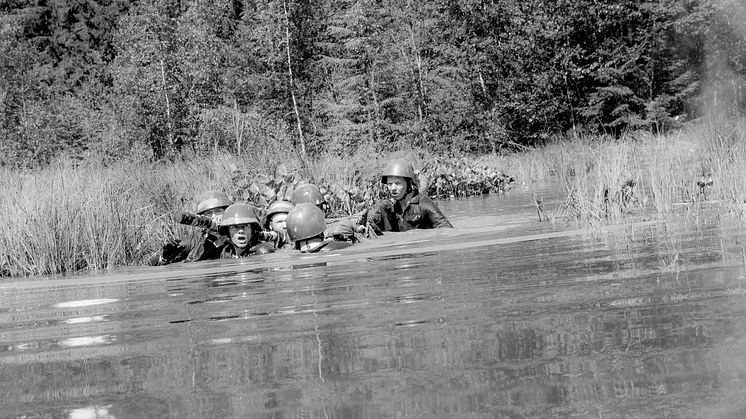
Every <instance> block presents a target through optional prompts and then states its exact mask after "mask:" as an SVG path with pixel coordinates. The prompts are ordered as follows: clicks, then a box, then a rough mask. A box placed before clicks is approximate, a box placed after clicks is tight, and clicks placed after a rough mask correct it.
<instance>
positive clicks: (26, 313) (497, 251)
mask: <svg viewBox="0 0 746 419" xmlns="http://www.w3.org/2000/svg"><path fill="white" fill-rule="evenodd" d="M546 196H547V198H545V200H546V202H549V203H551V202H552V200H551V199H549V198H548V197H549V196H550V195H549V194H546ZM442 207H443V208H444V211H446V212H447V213H448V214H453V215H452V218H453V221H454V224H455V225H456V226H457V227H458V228H457V229H455V230H454V231H445V232H442V231H441V232H416V233H413V234H409V233H406V234H401V235H391V236H388V237H386V238H384V239H381V240H380V241H377V242H375V243H369V244H367V245H365V246H359V247H354V248H351V249H349V250H350V251H349V252H344V253H343V252H340V253H339V254H338V255H336V256H329V255H316V256H310V257H304V258H291V257H287V256H283V255H267V256H266V257H257V258H256V259H252V260H245V261H240V263H237V262H236V261H216V262H208V263H205V264H194V265H192V266H191V267H190V266H187V265H179V266H174V267H166V268H155V269H154V268H147V269H141V270H133V271H132V272H130V273H123V274H120V275H111V276H108V277H82V278H68V279H61V280H57V281H56V282H53V281H36V282H18V283H13V284H0V288H2V289H0V400H1V401H0V403H2V406H1V407H2V409H0V411H2V412H3V415H2V416H3V417H5V416H9V417H69V418H114V417H116V418H128V417H240V418H243V417H324V418H349V417H352V418H355V417H364V418H368V417H371V418H377V417H412V416H420V417H511V418H512V417H612V418H614V417H619V418H621V417H639V418H658V417H697V418H699V417H722V418H731V417H733V418H736V417H746V399H744V398H743V397H742V395H743V394H744V391H745V390H746V356H745V355H744V354H743V348H744V345H746V335H745V332H746V320H745V319H746V277H745V276H744V251H743V241H742V240H743V237H742V236H741V234H740V231H739V230H740V229H739V228H734V226H733V224H729V223H727V222H725V221H723V220H721V219H718V218H715V217H712V218H711V219H707V218H706V217H702V218H701V219H700V220H698V223H697V224H696V225H688V224H687V223H686V222H682V223H680V225H678V226H671V225H665V224H661V223H656V222H647V223H645V222H641V223H637V224H635V225H630V226H627V227H625V228H621V229H614V230H610V231H602V230H597V231H594V232H590V233H583V232H581V231H573V230H559V227H558V226H552V225H549V224H548V223H542V224H539V223H538V222H536V221H535V219H534V218H533V217H534V216H535V212H532V211H531V210H532V207H531V204H530V201H529V199H528V198H527V197H526V196H525V195H522V194H519V193H513V195H509V196H506V197H490V198H487V199H481V198H479V199H472V200H468V201H454V202H447V203H443V205H442ZM511 214H512V215H511ZM468 215H473V216H474V217H473V218H469V217H468ZM474 220H477V221H478V223H481V224H478V223H475V221H474ZM684 225H686V227H685V228H681V227H682V226H684ZM411 241H416V242H417V243H416V244H412V243H411Z"/></svg>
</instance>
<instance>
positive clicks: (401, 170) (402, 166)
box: [381, 159, 417, 187]
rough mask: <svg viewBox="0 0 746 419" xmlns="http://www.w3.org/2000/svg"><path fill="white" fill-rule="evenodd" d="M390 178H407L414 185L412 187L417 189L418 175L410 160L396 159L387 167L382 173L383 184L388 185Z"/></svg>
mask: <svg viewBox="0 0 746 419" xmlns="http://www.w3.org/2000/svg"><path fill="white" fill-rule="evenodd" d="M388 176H399V177H403V178H407V179H409V180H410V182H411V183H412V187H417V175H416V174H415V173H414V167H412V163H410V162H409V160H405V159H394V160H391V161H390V162H389V164H387V165H386V168H384V169H383V173H381V183H386V178H387V177H388Z"/></svg>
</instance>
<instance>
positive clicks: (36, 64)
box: [0, 0, 746, 166]
mask: <svg viewBox="0 0 746 419" xmlns="http://www.w3.org/2000/svg"><path fill="white" fill-rule="evenodd" d="M744 22H746V5H744V4H743V2H741V1H738V0H649V1H639V0H574V1H570V0H552V1H550V0H528V1H523V2H516V1H513V0H491V1H483V0H463V1H459V2H445V3H443V2H415V1H411V0H408V1H391V0H340V1H330V0H163V1H161V0H138V1H128V0H60V1H55V2H49V1H44V0H36V1H34V0H9V1H6V2H4V3H2V5H0V134H2V139H3V141H2V143H0V152H2V155H4V156H7V157H6V158H5V160H3V161H2V162H0V163H3V164H12V165H19V166H28V165H35V164H43V163H45V162H48V161H50V160H51V159H53V158H55V156H57V155H59V154H60V153H67V154H70V155H72V156H75V157H85V156H90V155H93V156H97V157H102V158H112V159H115V158H120V157H123V156H126V155H127V154H132V153H137V154H139V155H141V156H144V157H146V158H165V157H174V156H178V155H179V154H180V153H185V152H190V153H191V152H194V153H207V152H214V151H216V150H218V149H227V150H230V151H231V152H234V153H238V154H241V153H250V152H257V150H267V149H269V148H272V147H275V148H276V149H277V150H287V149H288V148H291V147H294V148H295V149H296V150H298V151H300V150H301V146H303V150H307V152H308V153H317V152H324V151H334V152H338V153H347V152H350V151H354V150H356V149H358V148H359V147H361V146H363V145H367V144H373V145H374V146H375V148H378V149H390V148H397V147H401V146H412V147H424V148H429V149H431V150H433V151H437V152H441V153H447V152H492V151H496V150H498V149H500V148H504V147H522V146H526V145H531V144H534V143H537V142H543V141H546V140H548V139H549V138H551V137H552V136H553V135H555V134H558V133H563V132H565V131H567V130H580V129H582V130H585V131H589V132H601V133H610V134H619V133H621V132H623V131H625V130H629V129H649V130H653V131H663V130H667V129H671V128H672V127H675V126H677V124H679V123H680V122H681V121H683V120H687V119H693V118H696V117H698V116H700V115H702V114H703V113H705V112H726V111H727V112H733V111H740V110H742V109H743V106H744V103H745V99H746V98H744V92H743V89H744V78H745V77H746V24H744Z"/></svg>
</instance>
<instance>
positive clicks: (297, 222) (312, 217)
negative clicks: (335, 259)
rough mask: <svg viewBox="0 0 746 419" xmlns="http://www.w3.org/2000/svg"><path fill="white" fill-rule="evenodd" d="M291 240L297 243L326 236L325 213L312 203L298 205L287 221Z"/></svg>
mask: <svg viewBox="0 0 746 419" xmlns="http://www.w3.org/2000/svg"><path fill="white" fill-rule="evenodd" d="M286 223H287V229H288V236H290V240H291V241H294V242H297V241H300V240H306V239H310V238H312V237H316V236H318V235H321V234H324V230H325V229H326V221H325V220H324V211H322V210H321V209H320V208H319V207H317V206H316V205H314V204H312V203H310V202H304V203H302V204H298V205H296V206H295V207H294V208H293V209H292V210H290V212H289V213H288V219H287V221H286Z"/></svg>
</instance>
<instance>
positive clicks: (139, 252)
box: [0, 120, 746, 276]
mask: <svg viewBox="0 0 746 419" xmlns="http://www.w3.org/2000/svg"><path fill="white" fill-rule="evenodd" d="M393 157H405V158H408V159H410V160H412V161H413V162H414V164H415V167H427V166H432V167H434V166H438V167H442V164H444V163H443V162H445V164H448V161H449V160H448V159H438V158H436V157H435V156H432V155H429V154H426V153H422V152H419V151H411V150H410V151H402V152H400V153H397V154H392V155H383V154H381V153H377V152H375V151H374V149H373V148H369V147H361V148H360V149H359V150H358V152H357V153H356V154H355V155H353V156H348V157H346V158H340V157H339V156H337V155H334V154H327V155H321V156H318V157H317V158H315V159H313V160H310V161H307V162H302V161H301V160H300V159H298V158H297V157H296V156H294V155H288V154H285V155H284V156H282V157H278V156H270V155H265V156H263V157H262V159H261V161H259V160H258V159H257V158H256V157H254V158H251V159H250V158H248V157H242V158H238V157H234V156H231V155H225V154H222V155H221V154H217V155H213V156H212V157H209V158H187V159H184V160H182V161H179V162H175V163H172V164H166V163H149V162H143V161H135V162H120V163H109V164H108V165H104V164H101V163H95V162H83V163H81V162H71V161H64V160H62V161H60V162H58V163H55V164H53V165H51V166H48V167H46V168H44V169H39V170H36V171H26V172H15V171H9V170H7V169H1V168H0V217H2V219H3V220H4V222H3V223H1V224H0V249H2V252H0V276H32V275H49V274H57V273H69V272H77V271H81V270H101V269H108V268H111V267H114V266H121V265H137V264H141V263H143V262H144V261H145V260H147V259H148V257H149V256H150V255H151V254H153V253H154V252H155V251H157V250H158V249H159V248H160V247H161V245H162V244H163V243H164V242H166V241H167V240H169V239H171V238H173V237H175V236H178V235H179V234H181V233H182V232H184V231H185V230H186V229H188V228H189V227H184V226H179V225H176V224H174V223H173V221H172V220H171V218H170V215H171V214H172V213H173V212H174V211H176V210H177V209H189V210H194V209H195V207H196V203H195V202H194V197H196V196H197V195H199V194H200V193H202V192H204V191H206V190H209V189H218V190H223V191H225V192H227V193H228V195H229V196H231V197H232V198H234V199H236V200H242V199H245V198H246V194H245V188H246V185H241V184H239V183H240V182H238V181H237V180H240V179H248V178H252V177H253V174H256V173H258V172H270V171H271V170H273V168H275V167H276V166H277V165H278V164H280V163H282V164H284V165H285V166H287V167H288V169H289V171H291V172H293V171H295V172H297V173H299V176H301V177H303V178H305V179H308V180H310V181H312V182H315V183H316V184H317V185H319V186H320V187H322V188H323V189H325V191H326V192H327V193H329V194H335V195H344V196H346V197H348V198H350V199H348V200H347V201H345V200H343V199H338V200H337V202H338V203H340V204H339V205H342V206H344V205H347V206H348V207H347V208H337V210H338V211H339V212H340V213H351V212H352V211H354V210H356V209H358V208H357V206H359V205H360V204H361V203H371V202H372V201H373V200H374V199H375V198H377V197H376V196H372V195H375V191H377V190H380V169H381V167H382V166H383V164H384V161H386V160H388V159H390V158H393ZM433 162H437V164H436V163H433ZM463 162H464V159H463V158H461V159H458V163H457V165H456V166H454V167H461V168H462V169H463V164H464V163H463ZM467 163H468V160H467ZM473 165H474V167H479V168H480V169H479V170H480V171H482V170H484V169H485V168H489V169H490V170H491V169H495V170H498V169H499V170H500V171H501V172H502V173H509V174H510V175H512V176H515V178H516V179H517V181H518V182H519V183H521V182H523V183H524V184H525V185H527V187H529V188H530V184H531V182H532V181H534V180H540V179H543V178H547V177H550V176H556V177H558V178H559V179H561V181H562V182H561V184H562V185H563V187H564V188H565V190H566V193H567V200H566V202H565V203H564V205H563V206H562V209H561V210H560V211H558V212H557V213H556V214H555V219H572V220H576V219H580V220H584V221H587V222H589V223H591V224H593V223H598V222H616V221H617V220H619V219H621V218H623V217H624V216H625V214H627V213H630V212H635V211H647V212H653V213H658V214H672V213H677V212H679V211H680V209H684V210H689V209H690V208H692V207H693V206H695V205H699V204H701V203H708V204H712V205H714V206H716V207H717V208H719V210H721V211H723V212H727V213H730V214H734V215H737V216H739V217H743V216H744V214H743V212H744V200H745V199H746V121H743V120H740V121H719V122H713V121H710V122H708V123H703V124H700V125H698V126H693V127H690V128H688V129H685V130H682V131H680V132H677V133H675V134H671V135H662V136H656V135H650V134H635V135H628V136H625V137H623V138H620V139H610V138H606V139H599V138H597V137H590V136H579V135H578V136H574V137H573V138H569V139H565V140H562V141H558V142H555V143H553V144H550V145H548V146H546V147H542V148H540V149H536V150H533V151H527V152H523V153H518V154H514V155H485V156H481V157H475V158H474V159H473ZM449 170H450V169H449ZM464 170H465V169H464ZM490 170H485V171H484V172H485V173H487V172H489V171H490ZM465 171H466V170H465ZM474 173H475V171H469V173H466V174H465V176H473V174H474ZM702 185H704V186H702ZM242 188H243V189H242ZM376 188H378V189H376ZM370 191H373V193H370ZM369 195H371V196H369ZM353 196H356V198H355V199H352V198H351V197H353Z"/></svg>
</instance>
